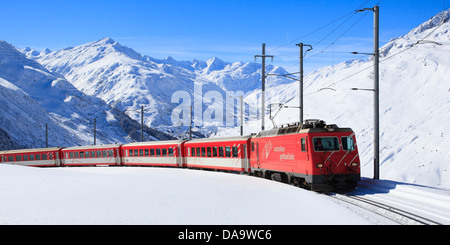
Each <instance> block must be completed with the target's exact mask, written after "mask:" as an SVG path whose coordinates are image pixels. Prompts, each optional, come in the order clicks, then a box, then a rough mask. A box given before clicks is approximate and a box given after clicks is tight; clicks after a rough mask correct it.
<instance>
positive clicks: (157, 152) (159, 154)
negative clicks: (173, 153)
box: [156, 149, 161, 157]
mask: <svg viewBox="0 0 450 245" xmlns="http://www.w3.org/2000/svg"><path fill="white" fill-rule="evenodd" d="M156 156H157V157H160V156H161V149H156Z"/></svg>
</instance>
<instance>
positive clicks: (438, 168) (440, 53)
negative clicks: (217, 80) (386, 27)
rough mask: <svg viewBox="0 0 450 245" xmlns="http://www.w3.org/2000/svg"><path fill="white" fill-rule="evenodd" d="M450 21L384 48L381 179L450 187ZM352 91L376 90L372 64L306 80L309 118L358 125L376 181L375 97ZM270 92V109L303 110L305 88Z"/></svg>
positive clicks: (438, 19) (435, 21)
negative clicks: (283, 106) (282, 106)
mask: <svg viewBox="0 0 450 245" xmlns="http://www.w3.org/2000/svg"><path fill="white" fill-rule="evenodd" d="M449 18H450V11H444V12H442V13H439V14H438V15H436V16H435V17H434V18H432V19H430V20H429V21H427V22H425V23H424V24H422V25H421V26H419V27H417V28H415V29H414V30H412V31H411V32H409V33H408V34H406V35H405V36H403V37H399V38H395V39H393V40H391V41H390V42H389V43H388V44H386V45H385V46H384V47H382V48H381V49H380V53H381V58H380V137H381V138H380V150H381V153H380V164H381V173H380V176H381V178H385V179H392V180H398V181H406V182H409V183H419V184H425V185H431V186H445V187H447V188H448V187H450V129H449V122H450V80H449V77H450V58H449V54H450V23H449V22H448V20H449ZM350 88H366V89H371V88H373V60H372V58H369V59H367V60H364V59H360V60H352V61H348V62H344V63H341V64H338V65H336V66H332V67H324V68H322V69H320V70H317V71H315V72H312V73H310V74H308V75H307V76H305V95H304V103H305V108H304V110H305V118H321V119H324V120H326V121H327V122H328V123H336V124H338V125H339V126H342V127H344V126H348V127H352V128H353V129H354V130H355V132H356V135H357V139H358V145H359V150H360V154H361V159H362V162H363V175H364V176H367V177H373V92H369V91H354V90H350ZM267 94H268V96H267V97H266V98H268V99H267V100H268V102H267V103H269V101H271V102H272V103H274V102H281V103H287V104H288V105H298V82H294V83H291V84H288V85H281V86H275V87H272V88H269V90H268V91H267ZM257 99H258V100H259V93H258V92H255V93H253V94H250V95H249V96H247V98H246V101H247V102H248V103H256V102H255V100H257ZM277 121H278V122H279V123H290V122H295V121H298V109H288V108H286V109H283V110H282V111H281V112H280V114H279V116H278V118H277ZM268 123H269V120H268V119H266V125H267V124H268ZM269 125H271V124H269ZM246 126H247V125H246ZM252 131H253V132H256V131H257V128H256V127H251V126H248V127H247V130H246V133H249V132H252ZM237 132H238V131H237V130H235V131H234V133H235V134H236V133H237ZM223 134H230V131H224V132H222V133H221V135H223Z"/></svg>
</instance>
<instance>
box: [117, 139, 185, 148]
mask: <svg viewBox="0 0 450 245" xmlns="http://www.w3.org/2000/svg"><path fill="white" fill-rule="evenodd" d="M185 141H186V140H163V141H147V142H135V143H129V144H125V145H123V146H124V147H127V146H146V145H179V144H181V143H183V142H185Z"/></svg>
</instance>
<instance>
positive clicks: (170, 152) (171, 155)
mask: <svg viewBox="0 0 450 245" xmlns="http://www.w3.org/2000/svg"><path fill="white" fill-rule="evenodd" d="M169 157H173V148H169Z"/></svg>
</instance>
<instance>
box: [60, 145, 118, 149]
mask: <svg viewBox="0 0 450 245" xmlns="http://www.w3.org/2000/svg"><path fill="white" fill-rule="evenodd" d="M120 146H121V145H120V144H109V145H86V146H72V147H67V148H64V149H63V151H65V150H69V151H71V150H91V149H103V148H117V147H120Z"/></svg>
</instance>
